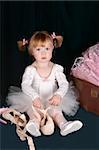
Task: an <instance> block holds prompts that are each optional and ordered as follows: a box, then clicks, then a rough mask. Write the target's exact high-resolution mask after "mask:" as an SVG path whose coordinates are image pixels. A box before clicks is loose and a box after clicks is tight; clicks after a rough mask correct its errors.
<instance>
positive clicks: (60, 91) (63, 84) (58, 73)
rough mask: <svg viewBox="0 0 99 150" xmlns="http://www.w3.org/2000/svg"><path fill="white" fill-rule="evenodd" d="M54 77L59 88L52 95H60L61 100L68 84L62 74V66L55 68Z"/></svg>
mask: <svg viewBox="0 0 99 150" xmlns="http://www.w3.org/2000/svg"><path fill="white" fill-rule="evenodd" d="M55 77H56V80H57V82H58V86H59V88H58V89H57V91H56V92H55V93H54V95H60V96H61V98H63V97H64V95H65V94H66V93H67V90H68V87H69V83H68V81H67V79H66V76H65V74H64V73H63V67H62V66H60V65H58V66H57V70H56V73H55Z"/></svg>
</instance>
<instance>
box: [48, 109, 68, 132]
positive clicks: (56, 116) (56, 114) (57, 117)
mask: <svg viewBox="0 0 99 150" xmlns="http://www.w3.org/2000/svg"><path fill="white" fill-rule="evenodd" d="M49 115H50V116H51V117H52V119H53V120H54V122H55V123H56V125H57V126H58V127H59V128H60V129H61V127H62V125H63V124H64V123H66V122H67V120H66V119H65V117H64V116H63V114H62V112H61V111H58V110H52V109H51V110H50V111H49Z"/></svg>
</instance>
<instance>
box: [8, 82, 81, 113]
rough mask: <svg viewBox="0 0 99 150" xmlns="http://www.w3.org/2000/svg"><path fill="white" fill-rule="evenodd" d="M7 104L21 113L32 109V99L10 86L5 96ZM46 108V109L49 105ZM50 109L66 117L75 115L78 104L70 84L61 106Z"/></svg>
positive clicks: (75, 93)
mask: <svg viewBox="0 0 99 150" xmlns="http://www.w3.org/2000/svg"><path fill="white" fill-rule="evenodd" d="M7 104H8V105H9V106H10V107H11V108H13V109H15V110H17V111H19V112H22V113H23V112H27V111H28V109H31V108H32V99H31V98H30V97H29V96H27V95H26V94H25V93H23V92H22V90H21V89H20V88H18V87H15V86H11V87H10V88H9V93H8V96H7ZM46 106H47V107H48V106H49V105H46ZM50 106H51V105H50ZM52 108H55V109H59V110H61V111H63V112H64V113H65V114H66V115H68V116H73V115H75V113H76V112H77V110H78V108H79V102H77V92H76V91H75V88H74V86H73V85H72V84H70V85H69V89H68V92H67V93H66V95H65V96H64V97H63V99H62V103H61V105H60V106H52Z"/></svg>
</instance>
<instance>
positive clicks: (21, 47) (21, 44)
mask: <svg viewBox="0 0 99 150" xmlns="http://www.w3.org/2000/svg"><path fill="white" fill-rule="evenodd" d="M17 44H18V48H19V50H20V51H26V48H27V47H28V45H29V40H26V39H25V38H24V39H22V40H19V41H17Z"/></svg>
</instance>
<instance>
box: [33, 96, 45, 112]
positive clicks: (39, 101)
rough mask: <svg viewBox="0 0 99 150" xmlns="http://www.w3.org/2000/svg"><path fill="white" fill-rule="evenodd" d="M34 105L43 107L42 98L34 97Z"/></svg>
mask: <svg viewBox="0 0 99 150" xmlns="http://www.w3.org/2000/svg"><path fill="white" fill-rule="evenodd" d="M33 106H34V107H37V108H41V109H43V105H42V103H41V100H40V98H36V99H34V101H33Z"/></svg>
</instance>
